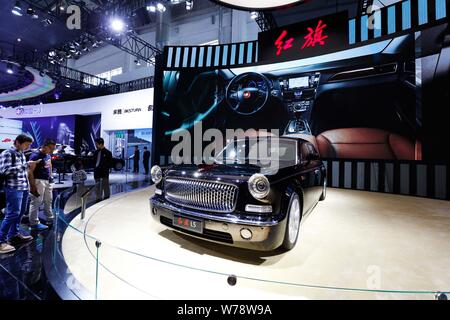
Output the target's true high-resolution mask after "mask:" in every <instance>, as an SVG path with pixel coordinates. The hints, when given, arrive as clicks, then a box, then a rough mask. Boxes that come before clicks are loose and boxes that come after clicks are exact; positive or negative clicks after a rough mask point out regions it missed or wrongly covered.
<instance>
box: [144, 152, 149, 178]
mask: <svg viewBox="0 0 450 320" xmlns="http://www.w3.org/2000/svg"><path fill="white" fill-rule="evenodd" d="M143 158H144V160H143V162H144V169H145V174H148V173H149V169H150V151H148V149H147V147H144V154H143Z"/></svg>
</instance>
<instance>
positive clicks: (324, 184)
mask: <svg viewBox="0 0 450 320" xmlns="http://www.w3.org/2000/svg"><path fill="white" fill-rule="evenodd" d="M326 197H327V179H325V181H324V182H323V190H322V194H321V195H320V198H319V200H320V201H323V200H325V198H326Z"/></svg>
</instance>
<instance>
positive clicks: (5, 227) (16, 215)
mask: <svg viewBox="0 0 450 320" xmlns="http://www.w3.org/2000/svg"><path fill="white" fill-rule="evenodd" d="M5 195H6V209H5V219H4V220H3V222H2V224H1V227H0V243H4V242H6V240H7V239H11V238H13V237H15V236H17V235H18V234H19V226H20V220H21V219H22V216H23V215H24V214H25V212H26V210H27V203H28V190H26V191H21V190H16V189H9V188H7V189H5Z"/></svg>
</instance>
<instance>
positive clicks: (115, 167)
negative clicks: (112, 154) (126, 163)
mask: <svg viewBox="0 0 450 320" xmlns="http://www.w3.org/2000/svg"><path fill="white" fill-rule="evenodd" d="M122 169H123V164H122V163H121V162H116V164H115V165H114V170H116V171H120V170H122Z"/></svg>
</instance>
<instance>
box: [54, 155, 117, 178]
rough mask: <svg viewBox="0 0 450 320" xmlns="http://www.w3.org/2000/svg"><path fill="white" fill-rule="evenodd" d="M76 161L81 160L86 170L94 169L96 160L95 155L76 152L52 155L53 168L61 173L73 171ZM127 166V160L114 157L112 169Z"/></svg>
mask: <svg viewBox="0 0 450 320" xmlns="http://www.w3.org/2000/svg"><path fill="white" fill-rule="evenodd" d="M76 162H81V163H82V164H83V168H84V170H87V171H90V170H94V166H95V161H94V157H93V156H78V155H74V154H69V153H66V154H61V153H57V154H53V155H52V165H53V168H54V169H56V170H57V171H58V172H61V173H70V172H72V166H73V165H74V164H75V163H76ZM124 166H125V160H123V159H119V158H112V162H111V169H114V170H115V171H120V170H122V169H123V167H124Z"/></svg>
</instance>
